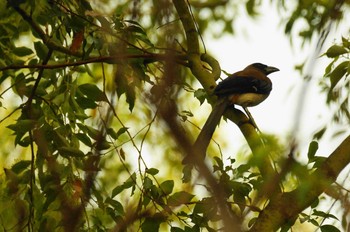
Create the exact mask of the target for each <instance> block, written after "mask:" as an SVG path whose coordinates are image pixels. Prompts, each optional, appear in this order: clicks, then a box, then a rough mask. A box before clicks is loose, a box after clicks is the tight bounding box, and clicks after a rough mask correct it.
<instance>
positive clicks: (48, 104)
mask: <svg viewBox="0 0 350 232" xmlns="http://www.w3.org/2000/svg"><path fill="white" fill-rule="evenodd" d="M262 2H265V1H258V0H244V1H243V0H241V1H227V0H219V1H212V0H206V1H199V0H193V1H184V0H173V1H170V0H164V1H157V0H145V1H138V0H133V1H127V0H124V1H123V0H121V1H109V0H95V1H87V0H78V1H74V0H5V1H1V2H0V21H1V23H0V35H1V36H0V131H1V132H2V136H1V141H2V143H1V144H0V157H1V161H0V166H1V171H0V228H1V229H0V231H23V230H26V231H172V232H180V231H186V232H189V231H252V232H253V231H277V230H279V231H289V230H293V228H296V227H297V226H301V227H302V228H303V231H307V228H308V227H310V226H312V227H311V228H312V230H315V229H317V228H319V229H320V230H321V231H323V232H324V231H341V230H343V231H348V230H349V228H350V226H349V222H348V220H349V211H350V207H349V205H350V201H349V197H348V195H349V187H350V186H348V185H347V184H346V183H347V180H349V178H348V176H349V175H348V170H347V169H346V167H347V165H348V163H349V162H350V155H349V154H350V136H349V130H348V128H347V127H348V125H349V121H350V113H349V108H350V103H349V90H350V84H349V83H350V81H349V79H348V78H347V76H348V75H349V74H350V61H349V53H350V37H349V35H348V34H347V35H344V34H337V33H333V34H330V31H331V30H332V29H333V28H335V27H337V26H339V25H342V26H345V27H347V30H348V29H349V28H348V25H346V12H347V11H348V10H349V4H350V2H349V1H344V0H332V1H309V0H306V1H284V0H282V1H281V0H278V1H273V0H271V1H269V4H271V6H274V8H272V9H276V10H278V11H279V15H280V17H281V24H282V26H283V28H284V32H285V36H286V38H288V39H290V41H291V43H292V42H293V40H295V39H296V38H298V39H299V40H301V41H302V45H301V47H300V49H304V50H305V51H306V52H307V53H309V54H314V56H312V57H317V58H316V59H319V57H324V58H326V59H327V60H328V65H326V66H325V67H322V68H323V69H324V72H323V75H322V76H317V77H313V78H315V79H317V83H318V85H319V87H320V89H321V90H322V92H321V94H324V95H325V96H326V102H324V105H326V106H327V107H329V109H332V110H330V111H329V112H330V113H329V116H330V117H329V121H328V122H327V123H326V124H325V125H321V126H320V130H319V131H317V132H315V133H314V136H313V140H311V141H308V143H309V147H308V150H307V153H306V154H301V155H302V156H303V157H307V158H306V161H304V160H299V159H298V156H297V154H298V153H300V152H302V151H303V150H302V149H300V147H299V146H298V144H297V142H295V141H298V140H297V139H300V138H291V139H289V140H290V142H288V143H286V142H285V140H287V139H288V138H289V137H288V135H286V137H285V138H279V137H277V136H275V135H273V134H266V133H264V131H262V133H260V132H259V131H258V130H256V128H255V127H254V126H253V125H252V124H251V123H250V121H249V119H248V118H247V116H246V114H245V113H244V112H243V111H241V110H240V109H239V108H238V107H237V108H233V107H232V108H230V109H229V110H227V111H226V112H225V115H224V116H225V118H226V119H227V121H228V122H229V123H234V124H235V125H236V126H237V127H238V128H239V130H240V131H241V133H242V135H243V136H244V138H245V139H246V144H245V145H244V146H245V148H246V149H245V152H246V156H245V157H246V158H245V160H243V161H239V162H238V161H237V159H236V155H237V154H232V153H230V154H229V155H227V154H223V153H222V150H221V148H222V146H220V144H224V143H225V142H226V143H227V142H230V141H228V140H229V139H230V138H224V137H222V138H221V137H219V138H218V139H217V140H215V141H213V142H212V143H211V144H210V145H209V147H207V145H206V146H205V147H200V148H198V147H196V146H193V142H194V141H195V139H196V137H197V136H198V134H199V132H200V130H201V128H202V126H201V125H202V124H203V122H202V121H201V119H202V118H203V116H201V115H200V113H198V112H199V110H198V109H199V108H200V107H204V105H207V104H211V105H214V104H215V103H216V101H217V99H216V97H215V96H214V95H213V90H214V88H215V86H216V82H217V81H218V80H219V79H220V78H224V77H225V76H226V75H224V72H223V71H222V70H221V68H220V64H219V62H218V61H217V60H216V58H215V57H213V56H212V55H211V51H209V50H207V49H206V46H205V44H206V38H207V36H208V35H210V36H211V37H212V38H217V37H218V36H219V35H222V34H227V35H230V36H233V37H234V36H235V35H236V34H235V33H236V26H237V24H236V20H237V19H239V18H240V17H243V16H244V17H250V18H252V19H255V18H256V17H257V16H258V15H261V14H264V13H265V12H263V11H262V10H261V4H262ZM267 13H268V12H267ZM217 25H220V27H219V28H220V31H217V30H213V29H212V28H213V27H214V26H217ZM248 30H249V29H248ZM330 35H332V36H334V35H335V36H336V37H334V38H330ZM326 40H332V41H334V42H333V44H332V45H331V46H329V47H325V45H324V44H325V41H326ZM312 41H317V47H316V51H315V50H314V49H310V46H306V45H308V44H310V43H312ZM316 59H313V60H308V61H307V62H308V63H309V64H310V63H311V64H312V63H313V62H316ZM307 62H306V61H305V60H301V61H300V63H298V64H292V63H291V64H290V65H291V66H295V69H296V70H298V71H299V73H300V78H303V79H304V80H306V81H307V80H308V79H309V78H310V76H309V75H310V73H309V72H307V71H308V70H306V67H305V66H306V65H305V64H306V63H307ZM233 65H234V64H233ZM310 67H312V65H310ZM225 74H226V73H225ZM316 107H317V106H316ZM272 113H273V112H272ZM295 120H299V119H295ZM334 126H337V127H339V128H341V130H340V131H339V132H337V133H336V134H335V135H334V136H337V135H338V134H340V133H342V134H343V135H344V134H345V135H346V136H344V139H343V141H342V142H341V143H340V144H339V145H338V146H337V148H336V149H335V150H334V151H333V152H331V153H330V154H324V156H321V155H320V152H319V147H318V141H319V140H320V139H322V137H323V135H324V133H325V132H326V131H328V130H331V129H332V128H334ZM203 152H206V153H207V156H206V159H205V161H202V160H199V159H198V160H197V159H194V160H195V161H194V162H195V165H194V166H195V167H193V165H183V164H182V159H183V158H184V157H185V156H192V157H199V156H201V154H200V153H203ZM335 204H337V207H338V208H337V209H340V210H337V209H336V208H335V207H334V205H335Z"/></svg>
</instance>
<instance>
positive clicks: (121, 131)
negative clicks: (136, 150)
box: [113, 127, 129, 139]
mask: <svg viewBox="0 0 350 232" xmlns="http://www.w3.org/2000/svg"><path fill="white" fill-rule="evenodd" d="M128 129H129V127H122V128H120V129H119V130H118V131H117V134H116V138H114V137H113V138H114V139H118V138H119V136H121V135H122V134H124V133H125V132H127V131H128Z"/></svg>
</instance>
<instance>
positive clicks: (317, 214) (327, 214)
mask: <svg viewBox="0 0 350 232" xmlns="http://www.w3.org/2000/svg"><path fill="white" fill-rule="evenodd" d="M312 215H314V216H319V217H323V218H333V219H336V220H338V218H337V217H336V216H334V215H333V214H330V213H325V212H323V211H319V210H316V209H314V211H313V213H312Z"/></svg>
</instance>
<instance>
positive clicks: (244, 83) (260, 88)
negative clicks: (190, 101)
mask: <svg viewBox="0 0 350 232" xmlns="http://www.w3.org/2000/svg"><path fill="white" fill-rule="evenodd" d="M271 90H272V83H271V82H269V81H267V80H261V79H258V78H256V77H250V76H230V77H228V78H226V79H224V80H223V81H221V82H220V83H219V84H218V85H217V86H216V88H215V90H214V94H215V95H217V96H219V97H225V96H229V95H231V94H243V93H258V94H269V93H270V92H271Z"/></svg>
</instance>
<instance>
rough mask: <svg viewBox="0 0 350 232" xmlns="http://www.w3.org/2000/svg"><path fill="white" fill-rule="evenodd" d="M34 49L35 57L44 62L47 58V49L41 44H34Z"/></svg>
mask: <svg viewBox="0 0 350 232" xmlns="http://www.w3.org/2000/svg"><path fill="white" fill-rule="evenodd" d="M34 48H35V51H36V55H37V56H38V57H39V58H40V59H41V60H44V59H45V58H46V56H47V53H48V52H49V49H48V48H47V47H46V46H45V45H44V44H43V43H41V42H35V43H34Z"/></svg>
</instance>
